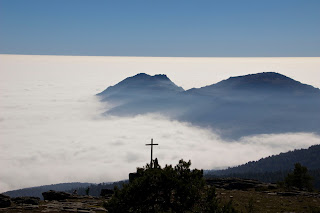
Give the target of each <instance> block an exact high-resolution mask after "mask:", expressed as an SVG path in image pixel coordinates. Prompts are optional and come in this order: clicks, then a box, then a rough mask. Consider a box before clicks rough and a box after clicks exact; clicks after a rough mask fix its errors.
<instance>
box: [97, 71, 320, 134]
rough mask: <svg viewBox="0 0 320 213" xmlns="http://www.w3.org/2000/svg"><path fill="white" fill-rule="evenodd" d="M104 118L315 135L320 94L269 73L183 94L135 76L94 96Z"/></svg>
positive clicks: (158, 78) (161, 78)
mask: <svg viewBox="0 0 320 213" xmlns="http://www.w3.org/2000/svg"><path fill="white" fill-rule="evenodd" d="M98 95H99V96H101V100H103V101H107V102H109V103H111V104H113V106H114V107H112V108H111V109H109V110H108V111H107V112H106V114H112V115H118V116H132V115H138V114H146V113H151V112H152V113H160V114H163V115H166V116H169V117H171V118H173V119H177V120H180V121H187V122H191V123H193V124H196V125H199V126H206V127H210V128H214V129H218V130H219V131H220V132H221V134H222V136H223V137H226V138H233V139H234V138H239V137H242V136H246V135H254V134H265V133H283V132H319V129H318V128H317V125H316V124H317V123H319V122H320V90H319V89H317V88H314V87H312V86H310V85H306V84H302V83H300V82H298V81H295V80H293V79H291V78H289V77H286V76H284V75H281V74H279V73H274V72H266V73H258V74H250V75H245V76H238V77H230V78H229V79H227V80H223V81H221V82H218V83H216V84H212V85H209V86H205V87H202V88H192V89H190V90H187V91H184V90H183V89H182V88H181V87H178V86H176V85H175V84H174V83H173V82H172V81H171V80H170V79H169V78H168V77H167V76H165V75H155V76H150V75H147V74H143V73H141V74H138V75H135V76H132V77H129V78H127V79H125V80H123V81H121V82H120V83H118V84H116V85H115V86H110V87H108V88H107V89H106V90H104V91H103V92H101V93H99V94H98Z"/></svg>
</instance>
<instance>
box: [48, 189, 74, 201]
mask: <svg viewBox="0 0 320 213" xmlns="http://www.w3.org/2000/svg"><path fill="white" fill-rule="evenodd" d="M42 196H43V199H44V200H49V201H51V200H57V201H59V200H66V199H73V198H75V195H72V194H70V193H67V192H57V191H53V190H50V191H47V192H43V193H42Z"/></svg>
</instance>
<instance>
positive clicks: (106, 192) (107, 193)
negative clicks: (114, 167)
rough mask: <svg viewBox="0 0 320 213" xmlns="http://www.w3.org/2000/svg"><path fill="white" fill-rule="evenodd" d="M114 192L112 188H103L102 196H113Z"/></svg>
mask: <svg viewBox="0 0 320 213" xmlns="http://www.w3.org/2000/svg"><path fill="white" fill-rule="evenodd" d="M113 194H114V191H113V190H112V189H101V192H100V196H101V197H111V196H112V195H113Z"/></svg>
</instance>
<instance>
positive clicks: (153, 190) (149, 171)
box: [105, 160, 234, 213]
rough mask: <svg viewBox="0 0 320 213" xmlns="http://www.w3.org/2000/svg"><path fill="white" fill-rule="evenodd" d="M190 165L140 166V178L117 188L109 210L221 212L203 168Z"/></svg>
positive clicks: (107, 207) (106, 205)
mask: <svg viewBox="0 0 320 213" xmlns="http://www.w3.org/2000/svg"><path fill="white" fill-rule="evenodd" d="M190 165H191V162H190V161H189V162H185V161H183V160H180V161H179V163H178V164H177V165H176V166H175V167H174V168H173V167H172V166H171V165H166V166H165V167H164V168H163V169H162V168H161V167H160V165H158V164H157V163H156V164H155V165H154V168H150V167H149V165H147V166H146V167H145V168H137V173H138V178H136V179H135V180H133V181H132V182H130V183H129V184H124V186H123V188H122V189H121V190H119V189H118V188H115V194H114V195H113V197H112V198H111V199H110V200H109V202H107V203H106V204H105V207H106V209H108V211H109V212H111V213H112V212H120V213H121V212H178V213H179V212H186V211H193V212H220V211H218V210H219V207H218V206H219V205H218V204H219V203H218V200H217V199H216V196H215V189H214V188H211V187H208V186H206V184H205V181H204V179H203V171H202V170H198V169H194V170H191V169H190ZM222 208H223V207H220V209H221V211H222ZM229 209H233V208H232V207H230V208H229ZM233 212H234V211H233Z"/></svg>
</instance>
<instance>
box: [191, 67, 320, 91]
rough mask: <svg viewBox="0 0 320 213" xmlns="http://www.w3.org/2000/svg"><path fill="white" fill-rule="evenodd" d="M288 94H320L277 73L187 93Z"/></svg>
mask: <svg viewBox="0 0 320 213" xmlns="http://www.w3.org/2000/svg"><path fill="white" fill-rule="evenodd" d="M222 91H224V92H226V91H227V92H229V93H231V92H243V91H245V92H249V91H252V93H254V92H259V95H261V93H263V92H266V93H272V92H277V93H281V92H286V93H291V94H292V95H298V96H299V95H300V96H302V95H310V94H317V93H319V89H318V88H314V87H312V86H310V85H307V84H302V83H300V82H298V81H295V80H293V79H291V78H289V77H287V76H285V75H282V74H279V73H275V72H263V73H257V74H249V75H244V76H236V77H230V78H229V79H226V80H223V81H220V82H218V83H216V84H212V85H209V86H205V87H201V88H192V89H190V90H188V91H187V93H188V92H189V93H197V94H202V95H219V94H221V92H222Z"/></svg>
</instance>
